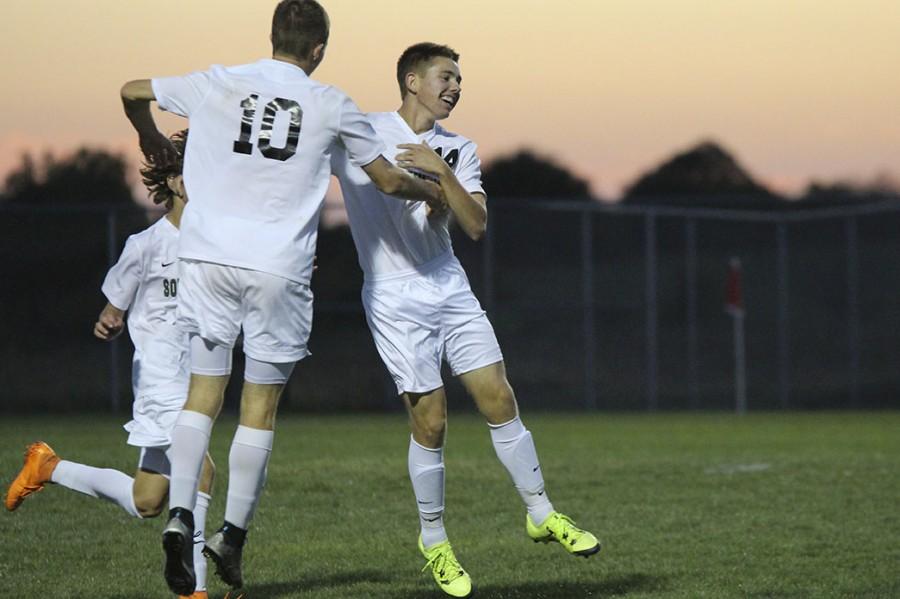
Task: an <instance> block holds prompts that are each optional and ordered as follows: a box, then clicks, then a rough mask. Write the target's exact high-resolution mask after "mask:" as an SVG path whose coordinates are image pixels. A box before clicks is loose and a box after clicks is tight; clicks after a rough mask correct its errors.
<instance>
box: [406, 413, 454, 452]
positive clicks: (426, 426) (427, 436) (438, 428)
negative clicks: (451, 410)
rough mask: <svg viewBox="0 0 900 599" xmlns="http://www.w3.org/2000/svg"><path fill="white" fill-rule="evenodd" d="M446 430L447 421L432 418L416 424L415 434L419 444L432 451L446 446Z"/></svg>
mask: <svg viewBox="0 0 900 599" xmlns="http://www.w3.org/2000/svg"><path fill="white" fill-rule="evenodd" d="M446 430H447V421H446V419H444V418H431V419H423V420H420V421H418V422H416V423H415V425H414V430H413V433H414V437H415V438H416V441H417V442H418V443H419V444H421V445H424V446H425V447H429V448H432V449H437V448H438V447H442V446H443V445H444V431H446Z"/></svg>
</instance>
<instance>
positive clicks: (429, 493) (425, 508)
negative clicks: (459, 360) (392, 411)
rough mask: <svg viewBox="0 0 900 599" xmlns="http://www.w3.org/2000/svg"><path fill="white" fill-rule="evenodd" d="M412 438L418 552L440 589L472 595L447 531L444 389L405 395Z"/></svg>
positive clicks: (410, 457) (410, 461) (410, 460)
mask: <svg viewBox="0 0 900 599" xmlns="http://www.w3.org/2000/svg"><path fill="white" fill-rule="evenodd" d="M402 397H403V403H404V404H405V405H406V410H407V413H408V414H409V423H410V429H411V430H412V434H411V436H410V439H409V453H408V466H409V479H410V481H412V487H413V493H414V494H415V497H416V506H417V507H418V510H419V525H420V533H419V551H421V552H422V555H423V556H425V559H426V569H430V570H431V573H432V575H433V577H434V579H435V582H437V584H438V587H439V588H440V589H441V590H442V591H444V592H445V593H447V594H448V595H450V596H452V597H468V596H469V595H471V594H472V579H471V578H470V577H469V575H468V574H467V573H466V571H465V570H464V569H463V567H462V566H461V565H460V563H459V560H457V559H456V555H455V553H454V552H453V548H452V547H451V545H450V541H449V539H448V538H447V531H446V530H445V529H444V439H445V436H446V432H447V397H446V395H445V393H444V389H443V387H441V388H439V389H435V390H434V391H430V392H427V393H403V395H402Z"/></svg>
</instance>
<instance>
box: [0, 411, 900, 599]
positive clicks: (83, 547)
mask: <svg viewBox="0 0 900 599" xmlns="http://www.w3.org/2000/svg"><path fill="white" fill-rule="evenodd" d="M525 422H526V424H527V425H528V426H529V428H530V429H531V430H532V432H533V434H534V437H535V440H536V442H537V446H538V451H539V454H540V456H541V461H542V466H543V471H544V475H545V477H546V481H547V489H548V492H549V495H550V497H551V499H552V500H553V501H554V504H555V505H556V507H557V508H558V509H560V510H561V511H564V512H566V513H568V514H570V515H572V516H573V517H574V518H575V519H576V520H577V521H578V523H579V524H580V525H582V526H583V527H585V528H588V529H589V530H592V531H594V532H595V533H597V535H598V536H599V537H600V538H601V539H602V541H603V543H604V548H603V551H602V552H601V553H600V554H598V555H597V556H594V557H592V558H591V559H589V560H584V559H581V558H577V559H576V558H573V557H570V556H568V555H566V554H565V553H564V552H563V550H562V549H561V548H560V547H558V546H544V545H536V544H534V543H532V542H531V541H530V540H528V539H527V538H526V537H525V534H524V510H523V508H522V507H521V504H520V500H519V498H518V495H517V494H516V493H515V491H514V490H513V489H512V487H511V485H510V483H509V481H508V479H507V476H506V473H505V471H504V470H503V469H502V467H501V466H500V464H499V462H497V460H496V458H495V457H494V455H493V450H492V448H491V445H490V440H489V436H488V433H487V431H486V430H485V426H484V424H483V423H482V422H480V421H479V420H478V419H477V418H475V417H472V416H457V417H451V428H450V434H449V440H448V451H447V455H446V462H447V473H448V474H447V502H446V503H447V506H448V507H447V512H446V515H445V522H446V524H447V527H448V532H449V533H450V538H451V540H452V541H453V543H454V547H455V548H456V552H457V555H458V556H459V558H460V561H461V562H462V564H463V566H465V567H466V568H467V569H468V570H469V572H470V573H471V574H472V577H473V580H474V582H475V584H476V586H477V593H476V596H477V597H481V598H484V599H487V598H497V599H499V598H523V599H525V598H528V599H540V598H548V599H549V598H554V599H556V598H559V599H576V598H581V597H646V598H670V597H672V598H674V597H686V598H687V597H691V598H693V597H715V598H718V597H753V598H757V597H758V598H762V597H797V598H799V597H811V598H820V597H853V598H855V597H871V598H890V597H900V541H898V540H900V413H890V412H888V413H816V414H763V415H750V416H748V417H745V418H736V417H733V416H730V415H725V414H701V415H696V414H664V415H655V416H650V415H618V414H617V415H585V414H570V415H549V414H540V415H538V414H532V415H530V416H529V415H526V418H525ZM119 424H120V422H119V421H118V420H117V419H113V418H110V417H106V416H103V417H92V418H71V417H28V418H26V417H11V416H5V417H3V419H2V421H0V435H2V436H0V438H2V439H3V442H2V445H0V482H2V484H3V488H4V489H5V487H6V485H7V484H8V482H9V480H10V478H11V477H12V476H13V475H14V474H15V472H17V471H18V468H19V466H20V463H21V452H22V449H23V448H24V446H25V444H27V443H28V442H30V441H31V440H33V439H35V438H41V439H44V440H46V441H48V442H49V443H51V444H52V445H53V446H54V448H55V449H56V450H57V451H58V452H59V453H60V454H61V455H63V456H64V457H66V458H69V459H72V460H74V461H81V462H85V463H89V464H92V465H100V466H107V467H113V468H119V469H124V470H126V471H129V472H130V471H131V470H132V469H133V467H134V462H135V459H136V452H135V451H134V450H133V449H131V448H127V447H126V446H125V445H124V433H123V432H122V431H121V429H120V428H119ZM234 424H235V423H234V421H233V420H228V419H223V420H222V421H221V422H220V423H219V425H218V427H217V429H216V431H215V434H214V438H213V446H212V450H213V456H214V458H216V459H217V461H218V464H219V468H220V477H219V480H218V482H217V491H218V493H217V496H216V497H215V499H214V501H213V506H212V508H211V510H210V518H209V523H210V528H215V527H216V526H218V523H219V522H220V521H221V518H222V514H223V511H224V495H225V493H224V491H225V485H226V479H227V473H226V469H227V468H226V461H227V460H226V457H227V451H228V442H229V439H230V435H231V432H232V431H233V428H234ZM406 430H407V429H406V422H405V420H404V418H403V417H402V416H351V417H344V416H335V417H319V416H317V417H307V416H292V417H285V418H283V419H282V420H281V421H280V423H279V429H278V434H277V436H276V441H275V453H274V454H273V458H272V461H271V463H270V466H269V483H268V486H267V489H266V492H265V495H264V497H263V500H262V503H261V506H260V509H259V512H258V514H257V517H256V520H255V522H254V527H253V529H252V531H251V535H250V537H249V541H248V545H247V548H246V550H245V579H246V582H247V586H246V588H245V592H246V597H247V599H268V598H293V597H298V598H299V597H303V598H310V599H313V598H316V599H350V598H360V599H362V598H382V597H384V598H399V599H407V598H408V599H412V598H419V597H422V598H437V597H442V596H443V595H442V594H441V593H439V592H437V591H436V590H434V588H433V582H432V581H431V579H430V577H429V575H428V574H425V573H420V571H419V569H420V568H421V566H422V561H423V560H422V559H421V558H420V556H419V555H418V553H417V550H416V546H415V542H416V534H417V525H418V520H417V518H416V515H415V502H414V499H413V497H412V491H411V489H410V485H409V481H408V478H407V474H406V445H407V432H406ZM162 525H163V522H162V520H161V519H157V520H151V521H144V522H141V521H133V520H131V519H129V518H128V517H127V516H125V515H124V513H122V512H120V511H119V510H118V508H115V507H113V506H111V505H109V504H106V503H103V502H100V501H97V500H95V499H91V498H88V497H84V496H81V495H77V494H75V493H72V492H71V491H68V490H66V489H62V488H59V487H54V486H50V487H49V488H48V489H46V490H45V491H44V492H42V493H40V494H38V495H36V496H35V497H33V498H31V499H29V500H28V501H26V503H25V504H24V505H23V506H22V507H21V508H20V509H19V510H18V511H17V512H15V513H13V514H8V513H2V514H0V539H2V543H0V589H2V592H3V596H4V597H15V598H17V599H28V598H32V597H34V598H45V599H46V598H69V599H150V598H161V597H168V596H170V595H169V594H168V593H167V590H166V586H165V583H164V581H163V578H162V574H161V570H162V565H161V564H162V553H161V550H160V548H159V532H160V530H161V527H162ZM211 576H212V574H211ZM212 578H213V580H211V585H210V596H211V597H216V598H219V597H222V596H223V595H224V594H225V588H224V587H223V585H222V584H221V583H219V581H218V580H215V579H214V577H212Z"/></svg>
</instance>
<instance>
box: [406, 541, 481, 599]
mask: <svg viewBox="0 0 900 599" xmlns="http://www.w3.org/2000/svg"><path fill="white" fill-rule="evenodd" d="M419 551H421V552H422V555H424V556H425V559H426V560H428V562H427V563H426V564H425V567H424V568H422V572H424V571H425V570H428V569H430V570H431V574H432V576H434V581H435V582H436V583H437V585H438V587H440V589H441V590H442V591H444V592H445V593H447V594H448V595H450V596H451V597H471V596H472V579H471V578H469V575H468V574H467V573H466V571H465V570H463V569H462V566H460V565H459V562H458V561H457V560H456V556H455V555H453V548H452V547H450V541H444V542H443V543H438V544H437V545H435V546H434V547H429V548H428V549H425V546H424V545H423V544H422V537H419Z"/></svg>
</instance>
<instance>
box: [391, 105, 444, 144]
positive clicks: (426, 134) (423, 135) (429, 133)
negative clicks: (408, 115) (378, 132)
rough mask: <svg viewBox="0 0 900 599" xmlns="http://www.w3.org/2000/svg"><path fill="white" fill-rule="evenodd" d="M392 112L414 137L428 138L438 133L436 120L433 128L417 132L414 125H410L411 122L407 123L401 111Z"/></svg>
mask: <svg viewBox="0 0 900 599" xmlns="http://www.w3.org/2000/svg"><path fill="white" fill-rule="evenodd" d="M391 114H392V115H394V118H395V119H397V121H398V122H399V123H400V126H401V127H403V128H404V129H405V130H406V131H408V132H409V134H410V135H412V136H413V137H415V138H416V139H426V138H428V137H432V136H433V135H434V134H435V133H437V123H436V122H435V124H433V125H432V126H431V129H429V130H428V131H423V132H422V133H416V132H415V131H413V130H412V127H410V126H409V123H407V122H406V121H405V120H404V119H403V117H402V116H400V113H399V112H397V111H396V110H395V111H394V112H392V113H391Z"/></svg>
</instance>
